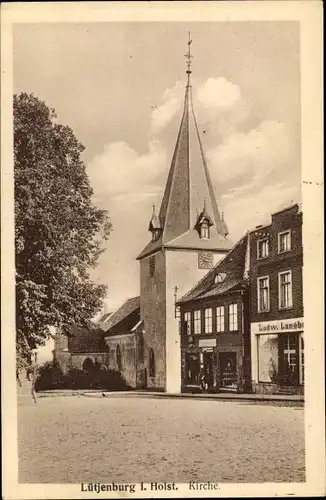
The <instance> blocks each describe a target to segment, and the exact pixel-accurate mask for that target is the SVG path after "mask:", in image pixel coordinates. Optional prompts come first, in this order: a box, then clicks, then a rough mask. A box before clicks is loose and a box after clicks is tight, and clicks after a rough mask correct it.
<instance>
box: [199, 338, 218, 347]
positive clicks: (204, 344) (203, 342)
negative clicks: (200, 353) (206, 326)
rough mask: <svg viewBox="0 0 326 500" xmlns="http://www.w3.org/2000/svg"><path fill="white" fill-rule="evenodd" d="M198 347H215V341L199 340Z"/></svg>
mask: <svg viewBox="0 0 326 500" xmlns="http://www.w3.org/2000/svg"><path fill="white" fill-rule="evenodd" d="M198 345H199V347H216V339H199V344H198Z"/></svg>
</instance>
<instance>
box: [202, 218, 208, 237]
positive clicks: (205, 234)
mask: <svg viewBox="0 0 326 500" xmlns="http://www.w3.org/2000/svg"><path fill="white" fill-rule="evenodd" d="M200 237H201V238H202V239H205V240H208V239H209V226H208V222H207V221H204V222H203V223H202V225H201V227H200Z"/></svg>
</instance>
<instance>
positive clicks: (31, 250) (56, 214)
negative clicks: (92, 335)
mask: <svg viewBox="0 0 326 500" xmlns="http://www.w3.org/2000/svg"><path fill="white" fill-rule="evenodd" d="M83 150H84V146H83V145H82V144H80V143H79V142H78V140H77V139H76V137H75V135H74V133H73V131H72V129H71V128H69V127H68V126H65V125H60V124H59V123H57V120H56V114H55V111H54V110H53V109H49V108H48V107H47V105H46V103H45V102H43V101H41V100H40V99H38V98H37V97H36V96H34V95H33V94H26V93H22V94H20V95H15V96H14V176H15V249H16V332H17V334H16V335H17V336H16V340H17V354H18V360H20V363H22V364H24V363H25V362H28V360H29V359H30V353H31V350H32V349H35V348H37V347H38V346H39V345H42V344H44V343H45V341H46V339H47V338H49V327H50V326H54V327H59V328H61V331H62V332H63V333H66V334H69V327H70V325H71V324H77V325H80V326H89V325H90V323H89V321H90V318H92V317H93V316H94V314H95V313H96V312H97V311H98V310H99V309H100V307H101V302H102V299H103V297H104V296H105V293H106V287H105V286H103V285H97V284H95V283H93V282H92V281H91V278H90V270H91V269H92V268H94V267H95V266H96V265H97V262H98V257H99V255H100V253H101V252H102V251H103V248H102V243H103V241H104V240H106V239H107V238H108V236H109V234H110V231H111V224H110V221H109V218H108V214H107V212H106V211H105V210H101V209H98V208H96V207H95V206H94V205H93V202H92V195H93V191H92V188H91V186H90V183H89V179H88V177H87V173H86V168H85V165H84V163H83V161H82V160H81V153H82V151H83Z"/></svg>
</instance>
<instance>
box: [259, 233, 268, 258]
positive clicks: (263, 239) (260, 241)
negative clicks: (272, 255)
mask: <svg viewBox="0 0 326 500" xmlns="http://www.w3.org/2000/svg"><path fill="white" fill-rule="evenodd" d="M264 241H266V243H267V252H266V255H263V256H262V257H260V256H259V243H262V242H264ZM268 255H269V239H268V238H259V239H258V240H257V260H262V259H266V258H267V257H268Z"/></svg>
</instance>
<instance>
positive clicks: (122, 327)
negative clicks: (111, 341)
mask: <svg viewBox="0 0 326 500" xmlns="http://www.w3.org/2000/svg"><path fill="white" fill-rule="evenodd" d="M139 321H140V297H133V298H131V299H128V300H127V301H126V302H124V304H122V306H121V307H119V309H117V311H115V312H114V313H113V314H112V315H111V316H110V317H109V318H108V320H107V321H105V323H104V324H102V325H101V328H102V330H103V331H104V332H106V335H108V334H111V335H113V334H117V333H127V332H130V331H131V330H132V329H133V327H134V326H136V324H137V323H138V322H139Z"/></svg>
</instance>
